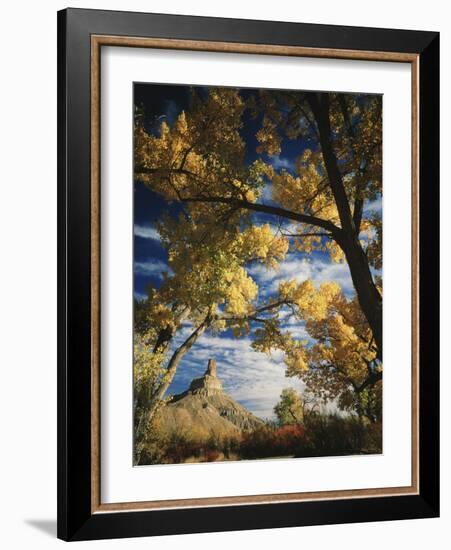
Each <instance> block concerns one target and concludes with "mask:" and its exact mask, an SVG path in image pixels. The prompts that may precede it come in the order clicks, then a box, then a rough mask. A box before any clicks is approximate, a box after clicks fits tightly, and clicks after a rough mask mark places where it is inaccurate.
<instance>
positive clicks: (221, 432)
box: [160, 359, 263, 439]
mask: <svg viewBox="0 0 451 550" xmlns="http://www.w3.org/2000/svg"><path fill="white" fill-rule="evenodd" d="M160 422H161V425H162V428H163V429H164V431H166V432H168V433H170V432H174V431H175V432H178V433H180V434H184V435H186V436H190V437H195V438H199V439H202V438H205V439H207V438H208V437H215V438H218V439H224V438H227V437H239V436H240V435H241V433H242V432H243V431H250V430H253V429H255V428H257V427H258V426H261V425H262V424H263V421H262V420H261V419H260V418H257V417H256V416H254V415H253V414H252V413H251V412H250V411H248V410H247V409H246V408H245V407H243V406H242V405H240V404H239V403H237V402H236V401H234V400H233V399H232V398H231V397H230V396H229V395H227V394H226V393H225V392H224V389H223V387H222V383H221V380H220V379H219V377H218V375H217V369H216V361H215V360H214V359H210V360H209V361H208V366H207V370H206V371H205V373H204V375H203V376H201V377H199V378H195V379H194V380H193V381H192V382H191V384H190V386H189V388H188V390H186V391H185V392H183V393H181V394H178V395H175V396H174V397H173V398H172V400H171V401H170V402H169V403H168V404H167V405H166V406H165V407H164V408H163V410H162V411H161V419H160Z"/></svg>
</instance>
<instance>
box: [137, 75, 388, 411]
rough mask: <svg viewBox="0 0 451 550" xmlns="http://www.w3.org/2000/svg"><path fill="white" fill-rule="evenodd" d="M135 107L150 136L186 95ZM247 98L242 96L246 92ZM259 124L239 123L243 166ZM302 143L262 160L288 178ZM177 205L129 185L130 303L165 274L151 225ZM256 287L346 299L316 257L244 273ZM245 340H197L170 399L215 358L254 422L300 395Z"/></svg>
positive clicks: (296, 330)
mask: <svg viewBox="0 0 451 550" xmlns="http://www.w3.org/2000/svg"><path fill="white" fill-rule="evenodd" d="M134 92H135V105H140V106H143V107H144V111H145V123H146V126H147V129H148V130H149V131H152V132H156V131H157V129H158V127H159V125H160V124H161V121H162V120H166V121H167V122H168V124H170V125H171V124H172V123H173V122H174V120H175V119H176V117H177V115H178V113H179V112H180V111H181V110H182V109H186V108H187V106H188V102H189V88H188V87H186V86H166V85H153V84H135V89H134ZM246 93H249V92H246ZM258 124H259V121H258V120H252V119H251V118H250V117H248V118H245V120H244V129H243V139H244V140H245V142H246V145H247V160H248V162H252V161H253V160H254V159H255V158H256V153H255V148H256V146H257V142H256V139H255V133H256V131H257V129H258ZM307 146H309V143H308V142H301V143H300V142H299V141H289V140H283V143H282V153H281V154H280V155H279V156H276V157H272V158H271V159H267V160H268V161H270V162H271V163H272V164H273V166H274V168H276V169H282V168H283V169H286V170H288V171H292V170H293V167H294V160H295V158H296V157H297V156H298V155H299V154H300V153H301V152H302V150H303V149H304V148H306V147H307ZM260 200H262V201H264V202H265V203H266V204H270V203H271V189H270V186H267V188H266V189H265V190H264V193H263V196H262V198H261V199H260ZM368 209H371V210H372V211H380V210H381V200H377V201H374V202H373V203H372V204H370V205H369V206H368ZM179 210H180V206H178V205H177V204H173V203H172V204H168V203H166V202H165V201H164V200H163V199H162V198H161V197H160V196H158V195H157V194H155V193H153V192H152V191H150V190H149V189H147V188H145V187H144V186H143V185H142V184H141V183H139V182H135V183H134V294H135V298H136V299H142V298H144V297H145V296H146V285H147V284H148V283H152V285H153V286H155V287H157V288H158V287H159V286H160V284H161V282H162V280H163V273H164V272H165V271H169V267H168V265H167V254H166V251H165V250H164V248H163V247H162V246H161V243H160V237H159V234H158V231H157V230H156V223H157V222H158V220H159V219H160V217H161V214H162V212H163V211H166V212H168V213H169V214H170V215H171V216H175V215H177V214H178V212H179ZM257 220H258V223H265V222H270V223H275V222H277V220H274V219H273V218H271V217H269V216H266V215H261V214H259V215H258V217H257ZM249 273H250V275H251V276H252V277H253V278H254V280H255V281H256V283H257V284H258V286H259V288H260V294H259V296H260V297H261V298H263V299H264V298H265V297H266V296H267V295H269V294H270V293H272V292H273V291H274V290H276V289H277V287H278V284H279V281H280V280H282V279H296V280H298V281H299V282H301V281H303V280H306V279H312V280H313V281H315V282H316V283H317V284H320V283H321V282H324V281H336V282H338V283H339V284H340V286H341V287H342V289H343V291H344V292H345V294H347V295H348V296H351V295H352V294H353V287H352V281H351V278H350V274H349V269H348V267H347V265H346V264H345V263H343V264H336V263H332V262H331V261H330V259H329V258H328V256H327V255H326V254H324V253H320V252H315V253H313V254H312V255H310V256H306V255H303V254H299V253H296V254H289V255H288V256H287V258H286V260H285V261H284V262H283V263H282V264H281V265H280V268H279V270H277V271H274V270H268V269H267V268H265V267H263V266H260V265H254V266H252V267H251V268H250V269H249ZM284 326H285V328H287V329H289V330H290V331H291V332H292V333H293V334H295V335H296V336H298V337H299V338H307V335H306V333H305V329H304V327H303V325H302V323H300V322H298V321H296V320H295V319H293V318H292V317H290V316H289V315H288V312H286V319H284ZM191 330H192V329H191V327H190V326H189V324H187V325H185V326H183V327H182V329H181V331H179V333H178V335H177V337H176V339H175V342H174V346H176V345H178V344H179V343H181V342H182V341H184V339H186V337H187V335H188V334H189V333H190V331H191ZM250 344H251V341H250V339H249V338H242V339H236V338H234V337H233V336H232V335H231V333H230V331H227V332H225V333H222V334H211V333H206V334H204V335H203V336H202V337H201V338H200V339H199V340H198V341H197V342H196V344H195V345H194V346H193V348H192V349H191V350H190V351H189V352H188V354H187V355H186V356H185V357H184V359H183V361H182V363H181V365H180V367H179V369H178V372H177V374H176V376H175V379H174V381H173V383H172V385H171V387H170V390H169V393H171V394H176V393H180V392H182V391H184V390H185V389H186V388H187V387H188V386H189V384H190V382H191V380H192V379H193V378H195V377H197V376H199V375H201V374H202V373H203V372H204V371H205V369H206V367H207V362H208V359H209V358H215V359H216V360H217V364H218V375H219V377H220V378H221V380H222V382H223V385H224V388H225V390H226V391H227V392H228V393H229V394H230V395H231V396H232V397H233V398H234V399H236V400H237V401H238V402H240V403H242V404H243V405H244V406H246V407H247V408H248V409H249V410H251V411H252V412H253V413H254V414H256V415H257V416H260V417H262V418H272V417H273V407H274V405H275V404H276V403H277V401H278V399H279V395H280V393H281V391H282V389H283V388H285V387H289V386H290V387H294V388H296V389H298V390H300V391H302V389H303V385H302V383H301V382H300V381H299V380H297V379H292V378H286V377H285V365H284V363H283V355H282V353H280V352H275V353H273V354H272V356H271V357H268V356H267V355H266V354H262V353H258V352H255V351H253V350H252V348H251V346H250Z"/></svg>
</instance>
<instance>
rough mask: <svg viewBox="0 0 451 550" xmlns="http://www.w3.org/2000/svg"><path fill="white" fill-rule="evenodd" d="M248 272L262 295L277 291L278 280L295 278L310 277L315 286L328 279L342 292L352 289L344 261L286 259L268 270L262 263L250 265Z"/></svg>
mask: <svg viewBox="0 0 451 550" xmlns="http://www.w3.org/2000/svg"><path fill="white" fill-rule="evenodd" d="M249 273H250V274H251V276H252V277H253V278H254V279H255V280H256V282H257V283H258V284H259V285H260V286H261V287H262V295H263V296H265V295H266V294H268V293H270V292H277V289H278V288H279V284H280V282H282V281H283V280H289V279H295V280H296V281H298V282H300V283H301V282H303V281H305V280H307V279H312V281H313V282H314V283H315V285H316V286H319V285H320V284H321V283H324V282H328V281H335V282H336V283H338V284H339V285H340V286H341V288H342V289H343V292H345V293H352V292H353V290H354V287H353V284H352V279H351V274H350V272H349V267H348V264H347V263H346V262H344V263H338V264H337V263H333V262H327V261H325V260H320V259H312V260H307V259H306V258H302V259H299V260H286V261H285V262H282V263H281V264H280V265H279V269H278V270H274V269H273V270H270V269H267V268H266V267H264V266H262V265H256V266H252V268H251V269H249Z"/></svg>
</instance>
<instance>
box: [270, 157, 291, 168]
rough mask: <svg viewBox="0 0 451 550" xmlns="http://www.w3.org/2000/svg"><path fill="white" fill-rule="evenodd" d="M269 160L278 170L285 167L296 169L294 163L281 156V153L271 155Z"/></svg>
mask: <svg viewBox="0 0 451 550" xmlns="http://www.w3.org/2000/svg"><path fill="white" fill-rule="evenodd" d="M269 162H270V163H271V164H272V166H273V167H274V168H275V169H276V170H281V169H283V168H285V170H293V169H294V163H293V162H292V161H291V160H289V159H287V158H284V157H281V156H279V155H274V156H272V157H270V159H269Z"/></svg>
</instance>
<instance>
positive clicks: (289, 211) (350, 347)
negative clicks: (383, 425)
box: [134, 88, 383, 422]
mask: <svg viewBox="0 0 451 550" xmlns="http://www.w3.org/2000/svg"><path fill="white" fill-rule="evenodd" d="M381 110H382V100H381V97H380V96H376V95H362V94H359V95H356V94H343V93H322V92H290V91H274V90H272V91H265V90H263V91H254V92H252V93H251V92H248V93H247V94H243V93H242V91H241V90H239V89H215V88H211V89H209V90H208V92H206V93H199V92H196V91H193V93H192V97H191V101H190V106H189V109H186V110H185V111H182V112H181V113H180V114H179V115H178V117H177V119H176V121H175V123H174V124H172V125H171V126H170V125H169V124H167V123H166V122H163V123H162V124H161V126H160V128H159V130H158V132H153V131H150V130H149V129H147V128H146V124H145V121H144V117H143V116H141V115H140V113H138V116H137V117H136V120H135V146H134V154H135V158H134V165H135V179H136V180H138V181H140V182H141V183H142V184H144V185H145V186H147V187H148V188H149V189H151V190H152V191H153V192H155V193H157V194H159V195H160V196H161V197H163V198H164V199H165V200H166V201H168V202H173V203H177V204H179V205H180V206H181V207H182V208H181V212H180V214H179V216H178V217H177V218H176V219H175V218H174V217H171V216H166V217H165V218H164V219H162V220H161V222H160V224H159V226H158V231H159V233H160V235H161V239H162V244H163V246H164V247H165V248H166V250H167V254H168V262H169V267H170V272H169V273H167V274H166V275H165V279H164V282H163V284H162V286H161V288H159V289H158V290H157V289H150V290H149V295H148V299H147V300H146V301H145V302H143V303H141V304H139V305H137V312H136V316H135V323H136V339H137V341H136V347H135V353H136V355H137V357H138V359H135V368H137V369H138V371H140V372H141V371H142V372H144V370H145V368H148V367H146V366H145V365H153V366H152V368H151V370H152V373H153V374H152V376H147V377H142V376H141V378H140V375H139V373H138V374H137V375H136V376H138V380H141V379H143V380H144V378H145V379H146V380H147V382H146V384H144V385H143V388H144V389H143V391H142V392H141V393H140V392H138V398H137V399H138V401H139V403H138V405H137V406H138V408H139V407H141V409H142V410H143V411H146V414H145V415H144V416H145V418H146V420H145V422H148V421H149V419H150V418H151V417H152V415H153V412H152V411H154V410H156V407H157V404H158V403H160V402H161V401H162V399H164V395H165V393H166V391H167V388H168V387H169V385H170V382H171V380H172V378H173V376H174V374H175V370H176V369H177V366H178V364H179V363H180V361H181V358H182V357H183V355H184V354H185V353H186V352H187V351H188V350H189V349H190V347H191V346H192V345H194V343H195V341H196V340H197V338H198V337H199V336H200V335H201V334H202V333H203V332H204V331H205V330H215V331H221V330H226V329H229V328H230V329H232V330H233V331H234V333H235V335H236V336H240V335H242V334H249V333H251V334H252V337H253V340H254V344H253V345H254V348H255V349H256V350H259V351H264V352H268V353H271V351H272V350H275V349H278V350H281V351H282V352H283V353H284V357H285V362H286V365H287V373H288V375H289V376H299V377H301V378H302V379H303V380H304V381H305V382H306V384H307V386H308V387H309V389H310V390H312V391H313V392H316V393H317V394H318V395H319V396H323V397H326V396H327V397H329V398H339V399H340V400H341V403H342V405H343V406H347V407H349V408H351V407H354V408H357V409H359V407H360V409H359V411H360V412H362V411H363V413H362V414H366V413H368V414H370V413H369V412H368V411H369V408H368V407H366V409H365V411H366V412H365V411H364V410H363V409H364V408H365V407H364V406H363V405H362V403H363V395H364V394H365V396H366V401H368V395H369V394H368V392H369V391H370V390H371V391H373V389H374V388H375V387H380V383H379V382H380V380H381V378H382V363H381V360H382V344H383V343H382V288H381V280H380V278H378V277H377V273H378V270H380V269H381V267H382V222H381V217H380V214H379V213H378V212H377V211H374V210H373V209H371V208H368V205H371V203H372V202H373V201H375V200H378V199H380V197H381V193H382V117H381ZM246 117H253V118H254V120H256V121H257V122H258V124H259V129H258V131H257V132H256V134H255V139H256V141H257V147H256V150H255V151H254V155H253V156H254V157H255V159H254V160H252V161H249V160H248V157H249V155H248V151H247V147H248V145H247V143H246V140H245V139H243V127H244V124H245V123H244V121H245V119H246ZM287 140H289V141H290V142H293V143H295V144H296V143H297V144H299V154H298V156H297V158H296V160H295V162H294V167H293V169H292V170H288V169H285V168H282V169H276V168H275V167H274V163H273V162H272V161H271V159H272V158H273V157H274V156H275V155H280V153H281V152H282V151H283V146H284V143H286V141H287ZM268 190H270V194H269V196H268V193H267V191H268ZM259 215H264V216H265V221H264V223H262V222H261V219H259ZM314 252H321V253H323V254H325V255H327V256H328V257H330V259H331V260H332V261H334V262H346V263H347V264H348V266H349V270H350V274H351V278H352V283H353V285H354V289H355V295H354V296H353V297H352V298H347V297H346V296H345V295H344V294H343V291H342V289H340V287H339V285H338V284H337V283H334V282H333V281H331V282H330V283H325V284H322V285H321V286H320V287H315V285H314V284H313V282H312V281H309V280H307V281H303V282H301V283H299V282H298V281H295V280H286V281H283V282H282V283H281V284H280V285H279V287H278V289H277V291H276V292H274V294H273V295H271V296H269V297H268V296H265V297H262V296H260V295H259V289H258V285H257V283H256V281H255V280H254V279H253V278H252V275H251V274H250V271H249V270H250V267H251V266H252V265H255V263H256V262H258V263H261V264H263V265H264V266H265V267H266V268H267V269H277V266H278V264H279V263H280V262H281V261H283V260H284V259H285V258H286V257H287V255H290V256H291V255H292V256H293V257H304V256H305V255H310V254H313V253H314ZM287 311H288V312H289V314H290V315H293V316H295V317H296V318H297V319H299V320H300V321H302V322H304V323H305V327H306V330H307V333H308V334H309V336H310V339H311V342H313V344H312V343H311V342H310V343H308V342H306V341H303V340H300V339H298V338H296V337H295V336H294V335H292V334H291V333H290V331H289V330H286V329H283V328H282V323H281V321H282V313H283V312H285V313H286V312H287ZM187 325H189V326H190V327H191V329H190V330H191V333H190V334H189V335H188V337H187V338H186V340H185V341H184V342H183V344H182V345H181V346H179V347H178V348H177V349H175V350H174V349H172V348H171V342H172V341H173V339H174V335H175V334H176V333H177V331H179V330H180V329H181V327H183V326H187ZM144 350H146V351H144ZM143 353H147V354H150V358H149V357H148V360H147V361H146V360H142V355H143ZM378 384H379V386H377V385H378ZM379 393H380V392H379ZM139 396H141V397H139ZM372 399H373V402H375V401H376V400H377V399H380V395H379V396H372Z"/></svg>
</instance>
